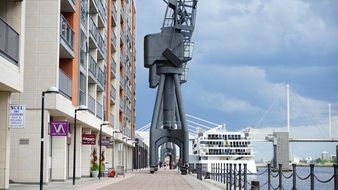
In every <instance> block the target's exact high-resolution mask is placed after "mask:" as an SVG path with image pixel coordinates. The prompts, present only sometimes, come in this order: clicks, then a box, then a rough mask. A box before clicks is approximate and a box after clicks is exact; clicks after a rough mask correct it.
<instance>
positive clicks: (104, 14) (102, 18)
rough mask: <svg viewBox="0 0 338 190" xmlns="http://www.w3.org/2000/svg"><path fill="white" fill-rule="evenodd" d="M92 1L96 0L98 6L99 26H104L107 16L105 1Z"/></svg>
mask: <svg viewBox="0 0 338 190" xmlns="http://www.w3.org/2000/svg"><path fill="white" fill-rule="evenodd" d="M94 1H95V2H96V5H97V7H98V13H99V26H100V27H105V26H106V23H107V17H108V9H107V7H108V6H107V1H102V0H94ZM103 3H105V4H103Z"/></svg>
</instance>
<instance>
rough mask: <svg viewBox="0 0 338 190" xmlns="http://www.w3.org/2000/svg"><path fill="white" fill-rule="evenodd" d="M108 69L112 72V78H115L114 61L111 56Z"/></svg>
mask: <svg viewBox="0 0 338 190" xmlns="http://www.w3.org/2000/svg"><path fill="white" fill-rule="evenodd" d="M110 71H111V73H112V75H111V76H112V78H116V62H115V59H114V58H113V57H112V58H111V64H110Z"/></svg>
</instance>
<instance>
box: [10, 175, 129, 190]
mask: <svg viewBox="0 0 338 190" xmlns="http://www.w3.org/2000/svg"><path fill="white" fill-rule="evenodd" d="M134 173H135V172H130V173H126V175H125V177H123V176H118V177H117V178H116V177H114V178H108V177H101V179H100V180H99V178H90V177H84V178H81V179H76V181H75V185H73V180H72V179H68V180H66V181H65V182H55V181H52V182H50V183H48V184H46V185H43V189H46V190H75V189H81V190H96V189H100V188H103V187H105V186H108V185H110V184H113V183H116V182H119V181H122V180H125V179H128V178H130V177H132V176H134ZM39 187H40V186H39V184H16V183H14V184H10V185H9V189H10V190H36V189H39Z"/></svg>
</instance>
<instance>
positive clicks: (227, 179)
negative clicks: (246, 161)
mask: <svg viewBox="0 0 338 190" xmlns="http://www.w3.org/2000/svg"><path fill="white" fill-rule="evenodd" d="M225 184H226V188H227V190H229V164H227V177H226V183H225Z"/></svg>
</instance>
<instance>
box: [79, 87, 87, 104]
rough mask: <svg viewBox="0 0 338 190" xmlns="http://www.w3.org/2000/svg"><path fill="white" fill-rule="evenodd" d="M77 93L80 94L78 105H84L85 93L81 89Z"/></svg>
mask: <svg viewBox="0 0 338 190" xmlns="http://www.w3.org/2000/svg"><path fill="white" fill-rule="evenodd" d="M79 92H80V95H79V97H80V100H79V102H80V105H86V93H85V92H83V91H82V90H81V89H80V91H79Z"/></svg>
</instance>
